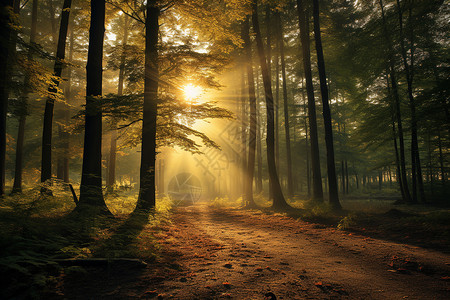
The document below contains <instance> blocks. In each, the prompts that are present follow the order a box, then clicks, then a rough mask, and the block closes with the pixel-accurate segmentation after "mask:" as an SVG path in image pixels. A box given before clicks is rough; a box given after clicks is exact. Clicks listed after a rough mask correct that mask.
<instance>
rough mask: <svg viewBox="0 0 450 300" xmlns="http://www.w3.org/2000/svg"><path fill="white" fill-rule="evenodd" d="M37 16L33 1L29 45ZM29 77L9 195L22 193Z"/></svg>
mask: <svg viewBox="0 0 450 300" xmlns="http://www.w3.org/2000/svg"><path fill="white" fill-rule="evenodd" d="M37 14H38V0H33V2H32V9H31V31H30V45H33V44H34V43H35V42H36V30H37ZM32 58H33V52H32V50H31V49H29V50H28V60H29V61H31V60H32ZM30 76H31V74H29V73H26V74H25V78H24V82H23V85H24V90H23V93H22V95H21V101H20V102H21V103H20V105H21V106H22V109H21V111H20V113H19V129H18V131H17V142H16V161H15V169H14V184H13V188H12V191H11V193H12V194H15V193H22V174H23V146H24V145H23V144H24V139H25V124H26V118H27V114H28V112H27V110H28V109H27V106H28V100H27V98H28V94H29V93H30V92H31V88H30Z"/></svg>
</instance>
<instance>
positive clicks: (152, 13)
mask: <svg viewBox="0 0 450 300" xmlns="http://www.w3.org/2000/svg"><path fill="white" fill-rule="evenodd" d="M159 14H160V11H159V8H158V7H157V5H156V0H149V1H148V2H147V18H146V21H145V71H144V72H145V79H144V109H143V110H144V113H143V122H142V150H141V169H140V188H139V198H138V203H137V206H136V210H137V211H143V212H150V210H151V209H153V208H154V207H155V204H156V196H155V160H156V118H157V114H158V105H157V104H158V80H159V74H158V33H159Z"/></svg>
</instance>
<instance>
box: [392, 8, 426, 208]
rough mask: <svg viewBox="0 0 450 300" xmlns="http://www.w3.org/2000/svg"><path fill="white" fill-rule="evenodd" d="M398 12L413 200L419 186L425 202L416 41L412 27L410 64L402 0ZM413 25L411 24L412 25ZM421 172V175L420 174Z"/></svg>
mask: <svg viewBox="0 0 450 300" xmlns="http://www.w3.org/2000/svg"><path fill="white" fill-rule="evenodd" d="M411 5H412V3H410V8H409V9H410V23H411V9H412V8H411ZM397 12H398V19H399V25H400V26H399V28H400V50H401V55H402V60H403V67H404V69H405V77H406V82H407V87H408V98H409V106H410V110H411V165H412V171H411V174H412V189H413V191H412V201H413V202H417V188H418V189H419V192H420V194H421V201H422V202H425V193H424V188H423V180H422V167H421V165H420V156H419V144H418V140H417V117H416V104H415V101H414V95H413V76H414V74H413V68H414V46H413V44H414V42H413V31H412V27H411V37H410V41H411V47H410V49H409V52H410V64H408V58H407V53H406V48H405V42H404V35H403V13H402V10H401V7H400V0H397ZM410 26H411V25H410ZM419 174H420V175H419Z"/></svg>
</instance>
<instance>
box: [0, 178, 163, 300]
mask: <svg viewBox="0 0 450 300" xmlns="http://www.w3.org/2000/svg"><path fill="white" fill-rule="evenodd" d="M39 190H40V189H39V187H38V188H35V189H31V190H28V191H26V192H25V193H24V194H21V195H14V196H8V197H5V198H3V199H1V202H0V277H1V278H3V280H2V281H0V298H1V299H10V298H18V299H46V298H48V297H53V296H57V293H58V290H59V289H58V285H59V284H58V282H59V281H60V280H61V278H62V277H61V276H62V274H65V275H68V274H70V273H74V272H75V273H78V274H83V272H84V271H83V268H82V267H79V266H71V267H63V266H62V265H61V264H60V262H61V260H66V259H89V258H93V257H100V258H107V259H112V258H116V257H126V258H139V259H143V260H146V261H152V260H154V259H155V258H156V257H157V253H158V249H159V246H158V245H157V243H156V241H155V238H154V233H155V231H158V228H159V227H161V226H162V225H163V224H166V223H167V222H170V209H171V203H170V201H169V200H168V199H166V198H164V199H158V201H157V206H156V209H155V211H154V213H152V214H150V215H137V214H134V215H133V214H131V215H129V216H128V214H129V213H130V212H132V210H133V209H134V205H135V202H136V200H135V198H136V197H135V198H134V199H133V198H132V197H131V196H126V197H123V198H121V197H120V195H116V196H115V197H108V196H107V197H106V198H105V199H106V202H107V204H108V208H109V209H110V210H111V212H113V213H114V214H115V215H116V218H114V219H112V218H96V219H86V220H83V219H78V218H74V217H73V216H72V215H71V214H70V212H71V211H72V210H73V209H74V208H75V203H74V201H73V198H72V196H71V194H70V191H67V190H65V188H64V187H62V188H61V187H59V186H54V187H52V190H53V196H45V197H44V196H41V194H40V192H39ZM133 200H134V201H133ZM55 293H56V294H55Z"/></svg>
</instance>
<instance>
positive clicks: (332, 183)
mask: <svg viewBox="0 0 450 300" xmlns="http://www.w3.org/2000/svg"><path fill="white" fill-rule="evenodd" d="M313 19H314V37H315V41H316V52H317V67H318V69H319V80H320V92H321V94H322V107H323V123H324V127H325V144H326V148H327V174H328V186H329V188H328V193H329V201H330V204H331V205H332V206H333V208H335V209H341V208H342V207H341V204H340V202H339V194H338V187H337V179H336V165H335V161H334V143H333V126H332V124H331V110H330V103H329V99H328V85H327V76H326V72H325V59H324V56H323V49H322V37H321V33H320V20H319V0H313ZM347 184H348V183H347ZM345 188H346V186H344V193H345Z"/></svg>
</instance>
